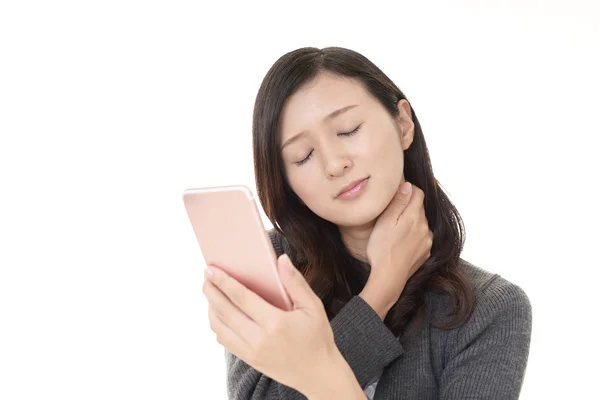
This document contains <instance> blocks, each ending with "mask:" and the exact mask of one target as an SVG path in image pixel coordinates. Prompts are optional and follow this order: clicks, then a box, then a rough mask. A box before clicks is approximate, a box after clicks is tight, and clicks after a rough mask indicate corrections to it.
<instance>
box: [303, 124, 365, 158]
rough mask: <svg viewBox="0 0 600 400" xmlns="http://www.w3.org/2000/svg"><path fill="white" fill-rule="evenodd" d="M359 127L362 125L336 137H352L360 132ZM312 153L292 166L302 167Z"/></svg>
mask: <svg viewBox="0 0 600 400" xmlns="http://www.w3.org/2000/svg"><path fill="white" fill-rule="evenodd" d="M361 126H362V123H361V124H360V125H358V126H357V127H356V128H354V130H352V131H350V132H341V133H338V135H341V136H352V135H354V134H355V133H356V132H358V131H359V130H360V127H361ZM314 151H315V150H314V149H313V150H311V151H310V153H308V155H307V156H306V157H305V158H304V159H302V160H300V161H297V162H295V163H294V164H297V165H302V164H304V163H306V162H307V161H308V160H310V158H311V157H312V154H313V152H314Z"/></svg>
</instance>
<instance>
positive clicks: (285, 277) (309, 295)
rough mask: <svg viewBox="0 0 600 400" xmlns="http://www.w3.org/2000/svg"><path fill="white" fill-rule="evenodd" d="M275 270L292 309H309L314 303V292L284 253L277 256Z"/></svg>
mask: <svg viewBox="0 0 600 400" xmlns="http://www.w3.org/2000/svg"><path fill="white" fill-rule="evenodd" d="M277 269H278V270H279V276H280V277H281V282H282V283H283V286H284V287H285V290H286V291H287V293H288V295H289V296H290V299H291V300H292V303H294V309H296V308H310V307H311V306H312V304H313V303H314V297H315V296H316V295H315V292H313V290H312V288H311V287H310V285H309V284H308V282H307V281H306V279H304V276H302V274H301V273H300V271H298V269H297V268H296V267H295V266H294V265H293V264H292V261H291V260H290V258H289V257H288V255H287V254H285V253H284V254H282V255H281V256H279V258H278V259H277Z"/></svg>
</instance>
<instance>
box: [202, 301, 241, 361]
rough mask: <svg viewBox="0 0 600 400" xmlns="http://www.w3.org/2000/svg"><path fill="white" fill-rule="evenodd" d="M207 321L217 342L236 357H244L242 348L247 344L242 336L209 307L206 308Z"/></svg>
mask: <svg viewBox="0 0 600 400" xmlns="http://www.w3.org/2000/svg"><path fill="white" fill-rule="evenodd" d="M208 321H209V325H210V329H211V330H212V331H213V332H214V333H215V335H216V337H217V342H218V343H219V344H220V345H222V346H223V347H225V348H226V349H227V350H229V352H231V353H233V354H235V355H236V356H237V357H239V358H244V356H245V354H244V349H247V348H248V345H247V344H246V342H245V341H244V340H243V339H242V338H243V336H242V337H240V336H239V335H238V334H237V333H235V332H234V331H233V330H232V329H231V328H229V327H228V326H227V325H226V324H225V323H224V322H223V320H222V319H221V318H219V316H218V315H217V314H216V313H215V312H214V310H213V309H212V308H211V307H209V308H208Z"/></svg>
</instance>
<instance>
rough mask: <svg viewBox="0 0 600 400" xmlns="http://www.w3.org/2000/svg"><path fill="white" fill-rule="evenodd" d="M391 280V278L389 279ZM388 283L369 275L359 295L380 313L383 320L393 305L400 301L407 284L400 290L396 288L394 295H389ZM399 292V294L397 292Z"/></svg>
mask: <svg viewBox="0 0 600 400" xmlns="http://www.w3.org/2000/svg"><path fill="white" fill-rule="evenodd" d="M388 280H389V279H388ZM386 286H387V285H386V283H383V282H382V281H381V280H377V279H375V278H374V277H369V280H368V281H367V284H366V285H365V287H364V288H363V290H362V291H361V292H360V294H359V296H360V297H361V298H362V299H363V300H364V301H365V302H366V303H367V304H368V305H369V306H371V308H372V309H373V310H374V311H375V312H376V313H377V315H379V318H381V319H382V320H384V319H385V317H386V315H387V313H388V312H389V311H390V309H391V308H392V306H393V305H394V304H395V303H396V302H397V301H398V298H399V297H400V294H401V293H402V290H404V286H405V284H402V285H401V287H400V292H399V293H397V292H398V290H397V289H396V290H394V294H393V295H388V294H387V293H389V292H390V290H386V289H385V287H386ZM396 293H397V294H396Z"/></svg>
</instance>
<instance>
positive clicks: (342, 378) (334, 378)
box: [304, 347, 366, 400]
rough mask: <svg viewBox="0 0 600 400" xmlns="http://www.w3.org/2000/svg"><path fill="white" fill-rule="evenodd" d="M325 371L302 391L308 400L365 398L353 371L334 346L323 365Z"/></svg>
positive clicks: (361, 399)
mask: <svg viewBox="0 0 600 400" xmlns="http://www.w3.org/2000/svg"><path fill="white" fill-rule="evenodd" d="M325 368H326V372H325V371H323V372H322V373H320V374H319V379H318V381H319V382H320V383H319V384H317V385H315V386H314V387H313V388H311V389H312V390H309V391H308V392H307V393H304V394H305V395H306V397H307V398H308V399H309V400H330V399H349V400H354V399H357V400H358V399H360V400H364V399H365V397H366V396H365V394H364V391H363V390H362V388H361V387H360V384H359V383H358V380H357V379H356V376H355V375H354V371H352V368H350V365H348V362H347V361H346V359H345V358H344V356H343V355H342V353H340V352H339V350H338V349H337V347H336V352H335V354H333V355H332V356H331V358H330V359H329V360H328V363H327V364H326V365H325Z"/></svg>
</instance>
